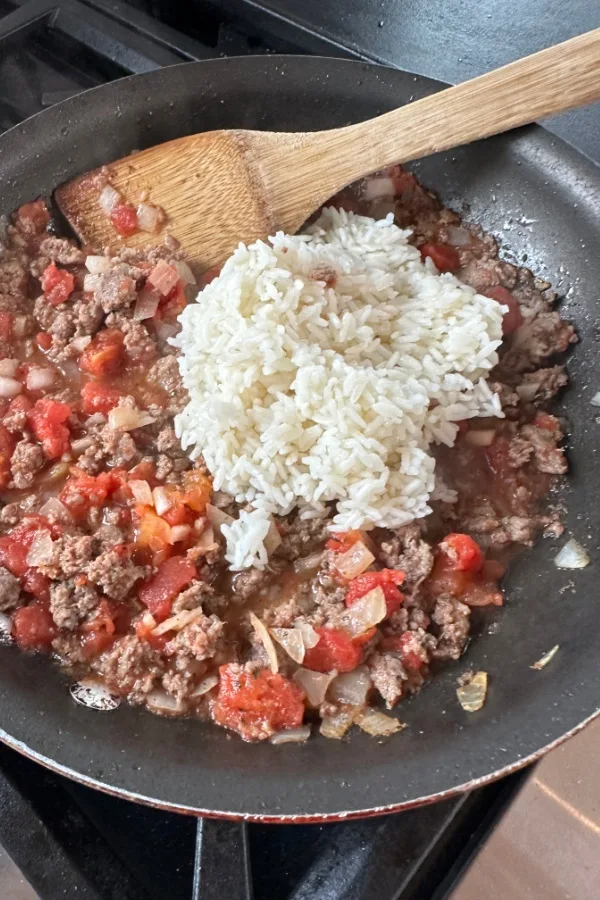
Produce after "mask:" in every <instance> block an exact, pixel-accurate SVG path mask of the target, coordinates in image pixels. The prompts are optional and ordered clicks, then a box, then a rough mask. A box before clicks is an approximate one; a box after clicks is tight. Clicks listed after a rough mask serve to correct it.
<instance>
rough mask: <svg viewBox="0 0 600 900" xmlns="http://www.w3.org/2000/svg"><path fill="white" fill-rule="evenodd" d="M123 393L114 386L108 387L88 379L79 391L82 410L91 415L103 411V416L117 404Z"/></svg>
mask: <svg viewBox="0 0 600 900" xmlns="http://www.w3.org/2000/svg"><path fill="white" fill-rule="evenodd" d="M122 396H123V394H122V393H121V392H120V391H117V390H116V389H115V388H110V387H108V386H107V385H105V384H100V383H99V382H97V381H88V382H87V383H86V384H84V386H83V389H82V391H81V398H82V400H83V411H84V413H86V415H88V416H91V415H93V414H94V413H98V412H99V413H103V414H104V415H105V416H106V415H107V414H108V413H109V412H110V411H111V409H114V408H115V406H118V405H119V400H120V399H121V397H122Z"/></svg>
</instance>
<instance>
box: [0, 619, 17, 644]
mask: <svg viewBox="0 0 600 900" xmlns="http://www.w3.org/2000/svg"><path fill="white" fill-rule="evenodd" d="M13 641H14V638H13V636H12V619H11V617H10V616H7V615H6V613H0V647H5V646H7V645H8V644H12V643H13Z"/></svg>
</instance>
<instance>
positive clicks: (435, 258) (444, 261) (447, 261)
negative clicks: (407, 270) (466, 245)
mask: <svg viewBox="0 0 600 900" xmlns="http://www.w3.org/2000/svg"><path fill="white" fill-rule="evenodd" d="M419 250H420V251H421V256H422V257H423V259H427V257H429V258H430V259H431V261H432V262H433V264H434V265H435V267H436V269H437V270H438V272H456V270H457V269H460V256H459V255H458V253H457V252H456V250H455V249H454V247H451V246H450V245H449V244H435V243H427V244H421V246H420V247H419Z"/></svg>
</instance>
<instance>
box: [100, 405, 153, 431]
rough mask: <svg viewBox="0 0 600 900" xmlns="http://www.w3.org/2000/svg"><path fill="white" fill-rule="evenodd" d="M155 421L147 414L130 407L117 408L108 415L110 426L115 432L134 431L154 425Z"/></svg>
mask: <svg viewBox="0 0 600 900" xmlns="http://www.w3.org/2000/svg"><path fill="white" fill-rule="evenodd" d="M154 421H155V420H154V419H153V417H152V416H150V415H148V413H147V412H142V411H141V410H139V409H131V407H129V406H115V408H114V409H111V411H110V412H109V414H108V424H109V426H110V427H111V428H112V429H113V430H114V431H133V429H134V428H143V427H144V425H152V423H153V422H154Z"/></svg>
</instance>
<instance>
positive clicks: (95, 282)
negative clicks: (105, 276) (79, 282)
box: [83, 274, 101, 294]
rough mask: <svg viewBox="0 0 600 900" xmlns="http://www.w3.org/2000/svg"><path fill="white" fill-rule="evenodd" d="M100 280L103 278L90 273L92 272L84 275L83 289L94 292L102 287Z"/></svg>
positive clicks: (90, 292)
mask: <svg viewBox="0 0 600 900" xmlns="http://www.w3.org/2000/svg"><path fill="white" fill-rule="evenodd" d="M100 280H101V276H100V275H90V274H87V275H84V276H83V290H84V291H85V292H86V293H87V294H93V293H94V291H97V290H98V288H99V287H100Z"/></svg>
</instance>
